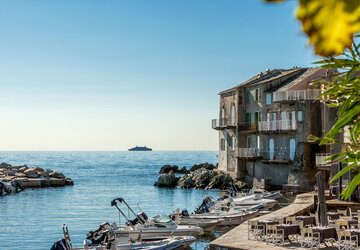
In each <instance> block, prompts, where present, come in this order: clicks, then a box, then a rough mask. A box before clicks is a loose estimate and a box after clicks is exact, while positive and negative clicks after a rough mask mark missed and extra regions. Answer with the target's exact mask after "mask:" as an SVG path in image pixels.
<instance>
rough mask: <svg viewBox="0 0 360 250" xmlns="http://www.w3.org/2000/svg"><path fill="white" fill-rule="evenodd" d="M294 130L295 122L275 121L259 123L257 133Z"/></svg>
mask: <svg viewBox="0 0 360 250" xmlns="http://www.w3.org/2000/svg"><path fill="white" fill-rule="evenodd" d="M286 130H296V121H295V120H277V121H262V122H259V131H286Z"/></svg>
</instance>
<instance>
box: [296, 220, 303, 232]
mask: <svg viewBox="0 0 360 250" xmlns="http://www.w3.org/2000/svg"><path fill="white" fill-rule="evenodd" d="M295 224H297V225H299V227H300V230H301V229H302V228H304V227H305V226H304V222H303V221H302V220H297V221H295Z"/></svg>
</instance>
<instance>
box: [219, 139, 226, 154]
mask: <svg viewBox="0 0 360 250" xmlns="http://www.w3.org/2000/svg"><path fill="white" fill-rule="evenodd" d="M220 149H221V151H224V150H225V139H224V138H221V139H220Z"/></svg>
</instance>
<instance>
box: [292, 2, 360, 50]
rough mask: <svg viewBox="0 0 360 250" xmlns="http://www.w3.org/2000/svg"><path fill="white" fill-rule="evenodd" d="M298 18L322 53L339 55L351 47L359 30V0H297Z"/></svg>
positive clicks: (312, 42) (311, 41)
mask: <svg viewBox="0 0 360 250" xmlns="http://www.w3.org/2000/svg"><path fill="white" fill-rule="evenodd" d="M299 1H300V6H299V9H298V12H297V18H298V19H299V20H300V21H301V22H302V26H303V31H304V32H305V33H306V34H307V35H308V36H309V40H310V43H311V44H313V45H314V46H315V53H316V54H318V55H321V56H330V55H339V54H341V53H342V52H343V51H344V49H345V48H350V47H351V44H352V39H353V36H354V34H355V33H357V32H358V31H359V30H360V1H359V0H299Z"/></svg>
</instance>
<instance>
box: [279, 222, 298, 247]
mask: <svg viewBox="0 0 360 250" xmlns="http://www.w3.org/2000/svg"><path fill="white" fill-rule="evenodd" d="M276 229H277V230H284V238H285V240H288V241H289V242H290V243H291V241H290V239H289V236H290V235H295V234H300V226H299V225H297V224H278V225H276Z"/></svg>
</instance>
